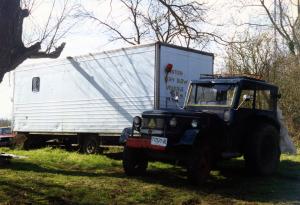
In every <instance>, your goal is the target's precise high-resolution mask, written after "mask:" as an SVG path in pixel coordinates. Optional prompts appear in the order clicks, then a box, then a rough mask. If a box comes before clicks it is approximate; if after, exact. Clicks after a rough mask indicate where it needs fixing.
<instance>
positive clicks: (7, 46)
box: [0, 0, 65, 82]
mask: <svg viewBox="0 0 300 205" xmlns="http://www.w3.org/2000/svg"><path fill="white" fill-rule="evenodd" d="M28 15H29V11H28V10H27V9H21V7H20V0H0V82H1V81H2V79H3V76H4V74H5V73H6V72H9V71H11V70H13V69H15V68H16V67H17V66H18V65H20V64H21V63H22V62H24V61H25V60H26V59H27V58H31V57H36V56H37V57H50V58H55V57H58V56H59V55H60V53H61V52H62V50H63V48H64V46H65V44H62V45H61V46H60V47H58V48H57V49H56V50H55V51H53V52H52V53H43V52H39V50H40V49H41V42H37V43H35V44H33V45H31V46H30V47H25V46H24V43H23V40H22V33H23V20H24V18H26V17H27V16H28Z"/></svg>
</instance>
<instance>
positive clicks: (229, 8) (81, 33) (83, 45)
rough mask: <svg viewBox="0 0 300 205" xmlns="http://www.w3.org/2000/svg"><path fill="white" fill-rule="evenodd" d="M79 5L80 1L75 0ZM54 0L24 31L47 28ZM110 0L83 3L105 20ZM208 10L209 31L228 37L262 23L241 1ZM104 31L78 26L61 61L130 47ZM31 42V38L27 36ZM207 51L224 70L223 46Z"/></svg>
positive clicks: (5, 91) (8, 89)
mask: <svg viewBox="0 0 300 205" xmlns="http://www.w3.org/2000/svg"><path fill="white" fill-rule="evenodd" d="M73 1H77V2H79V3H80V0H73ZM49 2H51V0H43V1H42V0H40V3H39V4H37V5H36V6H35V7H34V9H33V11H32V15H31V17H30V18H28V19H26V20H25V23H24V30H25V32H26V33H29V34H30V32H31V31H32V30H33V28H34V26H35V27H36V26H37V25H44V24H45V21H46V20H47V18H48V15H49V12H50V8H51V4H49ZM59 2H62V1H58V5H57V6H56V11H57V12H59V9H60V8H61V5H60V4H59ZM108 2H110V1H108V0H106V1H99V0H88V1H86V0H85V1H83V0H82V1H81V3H82V4H83V6H84V7H85V8H86V9H87V10H90V11H93V12H94V13H95V14H96V15H97V16H98V17H100V18H106V17H107V14H108V12H110V6H109V4H108ZM207 2H208V7H209V8H211V9H210V12H209V13H208V16H207V18H208V20H209V21H210V22H211V23H212V25H211V26H207V29H208V30H210V29H212V28H213V29H214V30H216V31H217V32H220V33H221V34H222V36H223V37H224V36H225V37H226V36H227V37H229V36H232V35H233V34H234V33H236V32H239V31H242V29H243V28H240V27H239V28H237V27H236V26H232V25H231V24H232V21H233V19H235V20H234V21H235V22H236V23H242V22H249V21H253V20H255V19H256V20H259V18H260V17H259V15H258V14H259V13H260V11H259V10H257V9H255V8H253V7H251V8H250V7H249V8H248V9H244V10H243V11H242V10H241V9H240V7H238V6H237V5H238V4H237V3H236V2H238V0H210V1H208V0H207ZM113 6H114V8H115V9H114V11H117V12H114V13H113V14H112V15H113V16H114V18H116V19H118V18H124V17H126V13H125V12H124V9H123V8H122V7H121V6H120V5H119V4H115V3H114V5H113ZM215 25H223V26H221V27H218V26H217V27H216V26H215ZM102 31H103V28H101V27H99V26H98V25H97V24H96V23H91V22H90V23H88V22H84V23H79V24H78V25H77V27H75V29H73V30H72V32H71V33H69V34H68V35H67V36H66V37H65V38H64V39H63V41H65V42H66V43H67V45H66V47H65V49H64V51H63V53H62V55H61V58H65V57H66V56H77V55H82V54H87V53H93V52H99V51H103V50H109V49H113V48H119V47H124V46H125V47H127V46H128V45H126V44H124V43H120V42H109V33H103V32H102ZM24 38H26V40H28V39H29V38H30V37H29V36H24ZM205 50H206V51H209V52H213V53H215V56H216V63H215V66H216V68H215V69H221V68H222V57H223V56H224V50H223V48H222V46H218V45H214V46H210V47H207V48H205ZM40 61H44V60H35V61H32V60H29V61H26V62H25V63H32V62H40ZM12 79H13V74H12V73H8V74H6V76H5V77H4V80H3V82H2V83H1V84H0V99H1V101H0V118H10V117H11V111H12V103H11V101H12V93H13V80H12Z"/></svg>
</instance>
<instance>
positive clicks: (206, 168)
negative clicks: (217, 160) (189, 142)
mask: <svg viewBox="0 0 300 205" xmlns="http://www.w3.org/2000/svg"><path fill="white" fill-rule="evenodd" d="M211 162H212V155H211V150H210V147H209V145H208V144H206V143H203V144H201V145H200V146H197V147H195V148H194V150H193V151H192V154H191V157H190V159H189V161H188V167H187V171H188V179H189V181H190V182H191V183H192V184H194V185H201V184H203V183H204V182H205V181H206V180H207V178H208V177H209V174H210V171H211V166H212V163H211Z"/></svg>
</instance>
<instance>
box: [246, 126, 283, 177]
mask: <svg viewBox="0 0 300 205" xmlns="http://www.w3.org/2000/svg"><path fill="white" fill-rule="evenodd" d="M246 142H247V143H246V144H245V153H244V158H245V162H246V168H247V170H251V173H254V174H258V175H271V174H273V173H274V172H275V171H276V169H277V167H278V164H279V162H280V154H281V153H280V146H279V133H278V131H277V129H276V128H275V127H274V126H272V125H269V124H266V123H264V124H261V125H260V126H258V127H257V128H256V129H254V131H253V132H252V133H251V134H250V136H249V137H248V138H247V141H246Z"/></svg>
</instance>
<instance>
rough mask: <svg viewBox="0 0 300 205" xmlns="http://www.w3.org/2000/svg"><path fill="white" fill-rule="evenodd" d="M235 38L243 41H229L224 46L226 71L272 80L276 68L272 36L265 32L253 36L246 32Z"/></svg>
mask: <svg viewBox="0 0 300 205" xmlns="http://www.w3.org/2000/svg"><path fill="white" fill-rule="evenodd" d="M237 40H238V41H241V42H243V43H229V44H228V45H227V47H226V60H225V62H226V72H227V73H229V74H239V75H243V74H246V75H254V76H256V77H258V78H260V79H265V80H268V81H270V80H273V79H274V75H275V72H276V69H275V67H274V61H275V59H274V55H273V54H274V45H273V41H272V38H271V37H270V36H269V35H268V34H267V33H262V34H259V35H254V36H253V35H251V34H249V33H247V32H246V33H245V34H244V35H243V36H241V37H239V39H237ZM233 41H235V40H233Z"/></svg>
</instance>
